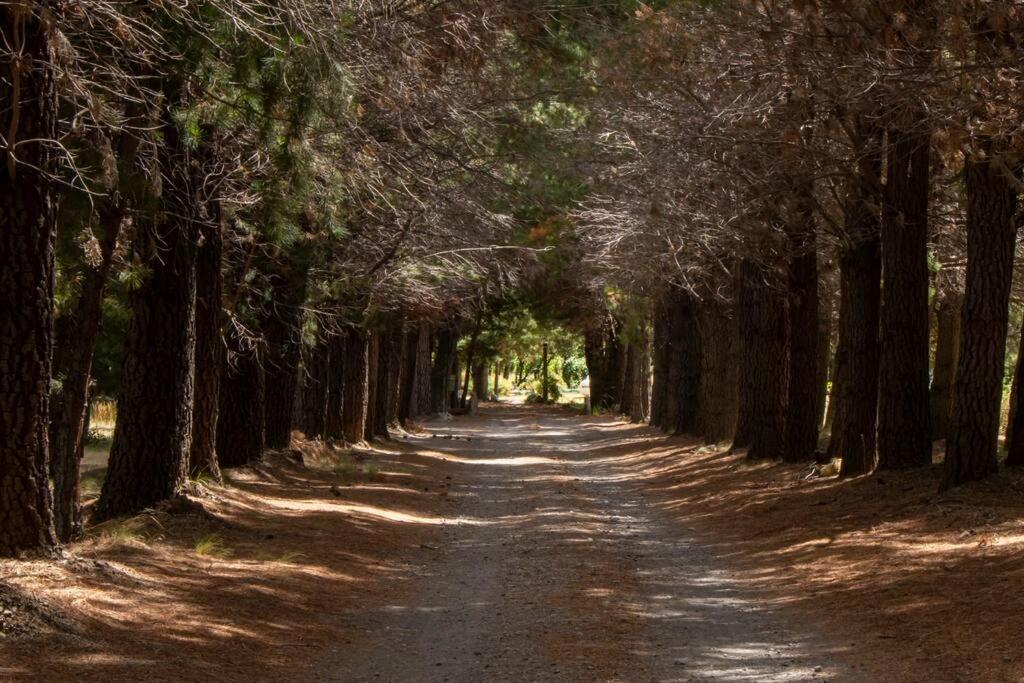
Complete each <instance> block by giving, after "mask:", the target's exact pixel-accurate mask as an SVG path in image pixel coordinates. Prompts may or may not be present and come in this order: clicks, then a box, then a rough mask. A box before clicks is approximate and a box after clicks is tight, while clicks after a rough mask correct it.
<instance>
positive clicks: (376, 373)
mask: <svg viewBox="0 0 1024 683" xmlns="http://www.w3.org/2000/svg"><path fill="white" fill-rule="evenodd" d="M380 388H381V378H380V334H379V333H378V332H377V330H368V331H367V333H366V429H365V432H364V433H365V434H366V436H365V438H366V439H367V440H369V439H372V438H374V437H375V436H377V423H378V418H377V406H378V404H379V401H380V397H379V396H378V392H379V389H380ZM384 431H385V432H386V431H387V427H386V426H385V428H384Z"/></svg>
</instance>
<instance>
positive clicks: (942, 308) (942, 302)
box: [929, 291, 962, 441]
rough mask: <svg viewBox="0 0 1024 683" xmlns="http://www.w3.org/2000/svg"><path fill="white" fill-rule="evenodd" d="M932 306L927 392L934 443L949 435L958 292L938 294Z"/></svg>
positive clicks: (957, 336) (957, 346)
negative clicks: (932, 358) (932, 347)
mask: <svg viewBox="0 0 1024 683" xmlns="http://www.w3.org/2000/svg"><path fill="white" fill-rule="evenodd" d="M937 298H938V302H937V303H936V306H935V322H936V325H935V326H936V337H937V340H936V343H935V366H934V367H935V369H934V370H933V371H932V386H931V389H930V393H929V403H930V411H931V416H932V438H933V439H935V440H936V441H938V440H940V439H945V438H946V437H947V436H949V426H950V424H949V423H950V416H951V415H952V410H953V385H954V383H955V381H956V365H957V356H958V355H959V350H960V315H961V312H960V308H961V299H962V295H961V294H960V293H959V292H955V291H948V292H944V293H941V294H940V296H939V297H937Z"/></svg>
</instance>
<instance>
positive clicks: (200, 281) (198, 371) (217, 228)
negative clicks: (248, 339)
mask: <svg viewBox="0 0 1024 683" xmlns="http://www.w3.org/2000/svg"><path fill="white" fill-rule="evenodd" d="M218 218H219V217H218ZM200 230H201V232H202V240H203V241H202V244H201V246H200V247H199V253H198V255H197V260H196V367H195V399H194V408H193V413H192V451H191V455H190V458H189V470H190V473H191V474H192V475H193V476H195V475H206V476H210V477H213V478H214V479H220V468H219V467H218V466H217V418H218V407H219V405H220V399H219V394H220V371H221V363H222V360H221V355H222V346H223V344H224V342H223V340H222V339H221V295H222V283H221V251H222V241H221V224H220V221H219V220H217V221H215V222H213V223H208V224H204V225H203V226H202V228H201V229H200Z"/></svg>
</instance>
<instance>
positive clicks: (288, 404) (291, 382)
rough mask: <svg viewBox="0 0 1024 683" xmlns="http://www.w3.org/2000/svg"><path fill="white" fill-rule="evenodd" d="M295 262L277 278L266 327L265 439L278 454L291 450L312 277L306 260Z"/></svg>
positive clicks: (268, 445)
mask: <svg viewBox="0 0 1024 683" xmlns="http://www.w3.org/2000/svg"><path fill="white" fill-rule="evenodd" d="M293 259H294V262H292V263H290V264H289V265H288V266H287V267H285V268H284V269H283V270H282V271H281V272H278V273H276V274H275V275H276V281H275V283H274V285H273V287H272V289H273V292H272V300H273V307H272V309H271V311H270V312H269V314H268V315H267V317H266V319H265V320H264V324H263V336H264V338H265V339H266V343H267V360H266V364H265V369H264V372H265V374H266V396H265V403H266V405H265V410H266V412H265V420H266V425H265V434H264V438H265V440H266V447H267V448H270V449H277V450H279V449H282V448H288V446H289V445H290V444H291V441H292V417H293V415H294V410H293V407H294V405H295V392H296V389H297V387H298V381H299V359H300V357H301V353H302V343H301V339H300V333H301V329H302V316H303V310H302V305H303V304H304V303H305V301H306V285H307V282H308V276H309V269H308V264H307V263H306V259H305V258H303V257H302V255H299V256H297V257H293Z"/></svg>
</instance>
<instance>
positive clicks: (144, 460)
mask: <svg viewBox="0 0 1024 683" xmlns="http://www.w3.org/2000/svg"><path fill="white" fill-rule="evenodd" d="M168 88H173V84H168ZM167 99H168V102H169V103H174V102H176V101H177V98H176V97H175V96H174V93H173V92H169V93H168V95H167ZM171 106H172V105H171V104H168V105H166V108H165V109H164V111H163V114H162V116H163V118H162V126H161V130H162V132H163V143H162V144H161V145H160V147H159V150H158V158H159V162H160V169H161V172H162V174H163V177H164V185H163V189H162V193H163V194H162V196H161V197H160V207H159V210H158V211H157V212H156V213H155V214H154V215H150V216H144V217H142V218H141V219H140V225H139V229H138V230H137V232H136V236H135V243H134V245H133V246H134V247H135V250H136V252H137V253H138V255H139V256H140V258H141V260H143V261H144V262H146V263H147V264H148V265H149V268H150V274H149V276H148V277H147V279H146V281H145V282H144V283H143V284H142V286H141V287H140V288H139V289H138V290H137V291H136V292H134V293H133V296H132V319H131V322H130V324H129V327H128V337H127V339H126V341H125V361H124V368H123V370H122V373H121V392H120V395H119V398H118V402H117V408H118V419H117V426H116V427H115V428H114V442H113V445H112V446H111V449H110V458H109V461H108V462H109V464H108V466H107V476H106V479H105V480H104V482H103V490H102V491H101V493H100V498H99V501H98V502H97V503H96V508H95V511H94V513H93V517H94V519H98V520H100V519H108V518H110V517H115V516H120V515H125V514H130V513H134V512H138V511H139V510H142V509H144V508H147V507H150V506H152V505H154V504H155V503H158V502H160V501H162V500H166V499H168V498H172V497H175V496H177V495H179V494H180V493H181V492H182V490H183V489H184V486H185V483H186V481H187V476H188V465H189V456H190V453H191V447H192V418H193V377H194V372H195V350H196V337H195V335H196V251H197V249H196V245H197V242H198V237H199V235H198V230H197V227H196V226H197V223H198V221H196V220H195V219H194V216H195V212H196V207H195V205H194V201H193V192H192V189H191V188H192V185H193V182H194V180H195V178H194V177H193V173H195V167H194V166H193V164H192V161H193V159H192V157H191V156H190V150H189V148H188V146H187V145H185V144H184V143H183V142H182V141H181V140H180V136H179V132H178V127H177V124H176V123H175V122H174V120H173V118H172V116H171V113H170V112H171Z"/></svg>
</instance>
